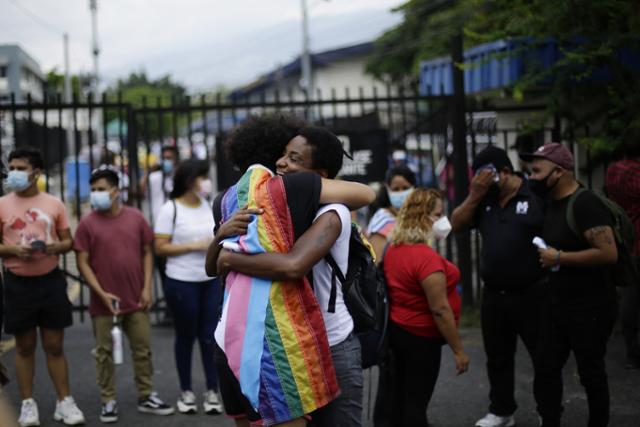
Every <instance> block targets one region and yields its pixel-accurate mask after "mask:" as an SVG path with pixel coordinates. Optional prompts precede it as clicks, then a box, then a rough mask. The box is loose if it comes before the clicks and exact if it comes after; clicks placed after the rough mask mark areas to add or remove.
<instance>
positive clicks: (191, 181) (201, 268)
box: [155, 159, 222, 414]
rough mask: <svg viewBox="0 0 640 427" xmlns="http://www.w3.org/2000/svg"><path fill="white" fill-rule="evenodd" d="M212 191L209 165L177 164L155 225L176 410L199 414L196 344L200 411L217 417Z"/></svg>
mask: <svg viewBox="0 0 640 427" xmlns="http://www.w3.org/2000/svg"><path fill="white" fill-rule="evenodd" d="M210 187H211V181H210V180H209V163H208V162H207V161H205V160H195V159H189V160H185V161H184V162H182V163H180V165H179V166H178V168H177V169H176V172H175V175H174V178H173V190H172V191H171V194H170V197H171V200H169V201H168V202H166V203H165V204H164V205H163V206H162V208H161V209H160V213H159V214H158V219H157V221H156V224H155V235H156V243H155V245H156V253H157V254H158V255H159V256H166V257H167V269H166V274H167V283H166V290H165V292H166V295H165V297H166V299H167V304H168V305H169V309H170V310H171V313H172V315H173V321H174V326H175V331H176V338H175V347H174V350H175V358H176V365H177V368H178V377H179V379H180V388H181V390H182V394H181V396H180V398H179V399H178V404H177V406H178V411H180V412H181V413H195V412H197V404H196V398H195V394H194V393H193V388H192V386H191V359H192V353H193V345H194V343H195V340H196V339H197V340H198V343H199V344H200V354H201V358H202V364H203V367H204V373H205V379H206V385H207V391H206V392H205V393H204V400H203V407H204V410H205V412H206V413H208V414H219V413H221V412H222V405H221V404H220V400H219V397H218V378H217V374H216V370H215V365H214V360H213V350H214V336H213V333H214V330H215V328H216V324H217V323H218V317H219V314H218V311H219V310H218V307H219V305H220V301H221V300H222V296H221V289H220V285H219V283H218V280H217V279H211V278H210V277H209V276H207V273H206V272H205V256H206V251H207V248H208V247H209V243H210V242H211V241H212V240H213V228H214V221H213V216H212V214H211V207H210V206H209V204H207V202H206V201H205V198H206V197H207V196H210V194H205V193H206V191H204V190H209V189H210Z"/></svg>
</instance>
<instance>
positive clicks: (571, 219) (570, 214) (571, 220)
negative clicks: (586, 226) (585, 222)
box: [567, 187, 588, 240]
mask: <svg viewBox="0 0 640 427" xmlns="http://www.w3.org/2000/svg"><path fill="white" fill-rule="evenodd" d="M585 191H588V190H587V189H586V188H583V187H580V188H578V189H577V190H576V191H575V192H574V193H573V194H572V195H571V196H569V202H568V203H567V224H568V225H569V229H570V230H571V232H572V233H573V234H574V235H575V236H576V237H578V238H579V239H581V240H584V236H583V235H582V233H580V230H579V229H578V223H577V222H576V213H575V209H574V205H575V204H576V199H577V198H578V196H580V194H582V193H584V192H585Z"/></svg>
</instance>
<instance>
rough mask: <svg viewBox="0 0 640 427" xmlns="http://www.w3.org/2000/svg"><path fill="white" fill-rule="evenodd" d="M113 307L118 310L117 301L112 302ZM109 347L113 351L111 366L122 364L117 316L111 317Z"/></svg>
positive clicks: (120, 337) (120, 332)
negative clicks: (111, 326) (111, 325)
mask: <svg viewBox="0 0 640 427" xmlns="http://www.w3.org/2000/svg"><path fill="white" fill-rule="evenodd" d="M113 306H114V308H115V309H116V310H118V306H119V304H118V301H114V302H113ZM111 346H112V351H113V364H114V365H121V364H122V330H121V329H120V327H119V326H118V316H113V328H111Z"/></svg>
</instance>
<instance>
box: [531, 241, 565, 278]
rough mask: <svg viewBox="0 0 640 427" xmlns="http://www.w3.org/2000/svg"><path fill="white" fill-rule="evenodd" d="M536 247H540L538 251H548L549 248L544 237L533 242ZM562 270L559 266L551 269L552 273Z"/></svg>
mask: <svg viewBox="0 0 640 427" xmlns="http://www.w3.org/2000/svg"><path fill="white" fill-rule="evenodd" d="M531 243H533V244H534V245H536V246H537V247H538V249H547V248H548V247H549V246H547V242H545V241H544V239H543V238H542V237H538V236H536V237H534V238H533V241H532V242H531ZM558 270H560V266H559V265H554V266H553V267H551V271H554V272H555V271H558Z"/></svg>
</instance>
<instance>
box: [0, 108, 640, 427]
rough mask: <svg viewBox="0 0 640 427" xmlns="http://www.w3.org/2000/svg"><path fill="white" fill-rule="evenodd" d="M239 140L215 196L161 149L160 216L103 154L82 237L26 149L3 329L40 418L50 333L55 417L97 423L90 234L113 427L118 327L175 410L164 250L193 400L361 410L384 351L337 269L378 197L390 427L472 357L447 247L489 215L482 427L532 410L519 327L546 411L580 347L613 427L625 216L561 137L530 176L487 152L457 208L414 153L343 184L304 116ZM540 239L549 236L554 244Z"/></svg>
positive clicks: (200, 171)
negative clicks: (165, 357)
mask: <svg viewBox="0 0 640 427" xmlns="http://www.w3.org/2000/svg"><path fill="white" fill-rule="evenodd" d="M226 154H227V161H229V162H230V163H231V164H233V166H234V167H236V168H237V169H239V170H240V171H241V173H242V176H241V178H240V179H239V180H238V182H237V183H236V184H235V185H233V186H231V187H230V188H228V189H226V190H225V191H223V192H222V193H220V194H218V195H217V196H216V197H213V185H212V182H211V180H210V178H209V173H210V171H209V164H208V162H207V161H204V160H196V159H186V160H183V161H180V159H179V157H178V151H177V150H176V149H175V148H174V147H166V148H164V149H163V150H162V165H161V168H160V169H159V170H157V171H155V172H152V173H150V174H149V175H148V176H146V177H145V178H144V180H143V182H142V186H143V189H142V191H141V194H145V193H146V194H149V195H150V196H151V197H150V200H149V203H150V211H151V214H150V217H151V220H152V224H153V227H152V226H151V225H150V224H149V222H148V221H147V219H145V217H144V216H143V214H142V213H141V212H140V211H139V210H137V209H135V208H132V207H129V206H126V205H125V204H124V203H123V201H122V197H121V196H122V195H121V190H120V187H121V186H120V184H121V183H120V175H119V173H118V171H117V170H116V169H114V168H113V167H112V166H109V165H103V166H101V167H99V168H97V169H96V170H94V171H93V172H92V174H91V177H90V185H91V195H90V202H91V206H92V208H93V210H92V212H91V213H89V214H87V215H86V216H84V217H83V218H82V220H81V221H80V223H79V224H78V226H77V229H76V230H75V233H74V236H73V237H72V233H71V229H70V225H69V220H68V218H67V214H66V211H65V206H64V204H63V203H62V202H61V201H60V200H58V199H57V198H55V197H54V196H51V195H49V194H46V193H44V192H41V191H40V190H39V189H38V187H37V180H38V177H39V175H40V174H41V173H42V170H43V163H42V158H41V156H40V154H39V153H38V152H37V151H36V150H33V149H29V148H18V149H16V150H14V151H13V152H11V154H10V155H9V172H8V178H7V180H6V185H7V187H8V189H9V190H10V193H9V194H7V195H6V196H3V197H1V198H0V221H1V222H2V227H1V229H0V230H1V231H0V232H1V244H0V257H2V259H3V266H4V269H3V284H4V293H3V295H4V303H3V304H2V306H3V311H4V316H3V319H4V328H5V331H6V332H7V333H10V334H13V335H15V338H16V352H15V353H16V354H15V358H16V361H15V378H16V379H17V385H18V389H19V393H20V397H21V399H22V403H21V407H20V410H19V417H18V423H19V425H20V426H23V427H24V426H35V425H39V419H40V418H39V417H40V415H39V412H38V406H37V403H36V402H35V400H34V399H33V382H34V367H35V357H34V354H35V349H36V345H37V341H38V332H39V335H40V341H41V342H42V347H43V349H44V352H45V355H46V360H47V368H48V371H49V375H50V377H51V380H52V382H53V384H54V387H55V390H56V394H57V403H56V409H55V413H54V418H55V419H56V420H59V421H62V422H63V423H64V424H66V425H77V424H83V423H85V417H84V414H83V412H82V411H81V410H80V409H79V408H78V406H77V404H76V403H75V401H74V399H73V397H72V395H71V390H70V386H69V368H68V366H67V361H66V358H65V355H64V330H65V328H67V327H69V326H70V325H71V324H72V315H71V303H70V302H69V299H68V297H67V294H66V290H67V284H66V279H65V276H64V274H63V272H62V271H61V270H60V268H59V267H58V265H59V256H60V255H61V254H64V253H66V252H69V251H71V250H73V251H75V253H76V256H77V265H78V269H79V271H80V273H81V274H82V276H83V278H84V280H85V281H86V283H87V285H88V286H89V288H90V290H91V292H90V303H89V313H90V315H91V320H92V325H93V334H94V338H95V348H94V351H93V354H94V356H95V366H96V380H97V385H98V389H99V392H100V412H99V419H100V420H101V421H102V422H103V423H112V422H116V421H117V420H118V405H117V403H116V402H117V401H116V392H115V384H114V382H115V370H114V365H115V364H116V363H120V362H119V361H118V360H116V359H117V358H115V357H114V345H115V346H117V345H118V344H117V343H114V338H113V334H112V332H113V329H114V327H117V328H120V329H121V330H122V332H123V333H124V335H125V336H126V337H127V339H128V341H129V344H130V349H131V357H132V361H133V370H134V380H135V385H136V388H137V392H138V410H139V411H141V412H144V413H150V414H155V415H170V414H173V413H174V412H175V408H174V406H172V405H170V404H168V403H165V402H164V401H163V400H162V399H161V398H160V396H159V395H158V394H157V393H156V392H155V391H154V382H153V366H152V354H151V345H150V340H151V322H150V318H149V313H148V312H149V309H150V307H151V304H152V301H153V299H154V296H153V295H152V285H151V284H152V278H153V274H154V265H155V268H157V269H158V270H159V272H160V275H161V277H162V289H163V294H164V298H165V300H166V302H167V305H168V307H169V310H170V313H171V319H172V322H173V326H174V328H175V342H174V357H175V364H176V370H177V377H178V384H179V391H178V393H177V394H178V398H177V402H176V405H175V406H176V407H177V410H178V412H180V413H185V414H187V413H195V412H198V411H199V404H200V405H201V406H202V409H203V411H204V412H205V413H207V414H221V413H223V412H224V413H226V414H227V415H228V416H230V417H232V418H233V419H234V422H235V424H236V425H237V426H249V425H257V424H259V425H267V426H268V425H282V426H303V425H307V424H310V425H314V426H321V427H324V426H326V427H329V426H360V425H361V423H362V411H363V370H362V357H363V355H362V352H363V351H365V350H364V346H361V343H360V340H359V339H358V336H357V335H356V333H355V332H356V331H355V329H354V319H353V317H352V315H351V313H350V311H349V307H348V304H347V299H346V298H345V293H344V292H343V289H342V286H337V285H336V280H337V279H336V277H345V276H347V273H348V271H349V253H350V252H349V250H350V243H351V233H352V225H351V224H352V218H353V216H352V213H351V212H352V211H354V210H356V209H359V208H363V207H366V206H368V205H372V204H373V206H375V207H376V210H375V212H373V215H372V217H371V220H370V221H369V224H368V227H366V228H365V229H364V230H365V234H366V236H367V237H368V239H369V241H370V243H371V248H372V254H373V255H375V259H376V260H377V262H379V268H380V270H381V271H382V273H383V275H384V278H385V280H386V287H387V292H388V301H389V327H388V340H387V342H388V349H387V350H386V352H387V353H388V354H389V355H390V356H389V357H387V358H385V360H386V363H385V364H384V366H380V369H379V371H380V378H379V381H378V393H377V400H376V408H375V420H374V423H375V425H376V426H377V427H378V426H387V425H389V426H424V427H426V426H429V425H430V424H429V421H428V417H427V414H428V405H429V402H430V400H431V398H432V394H433V392H434V388H435V385H436V381H437V379H438V376H439V371H440V364H441V358H442V347H443V346H445V345H448V346H449V347H450V349H451V354H452V355H453V362H454V364H455V367H456V371H457V373H458V374H463V373H465V372H466V371H467V370H468V369H469V365H470V358H469V356H468V354H467V352H466V351H465V348H464V343H463V340H462V339H461V337H460V334H459V333H458V325H459V320H460V315H461V296H460V294H459V291H458V285H459V283H460V271H459V270H458V268H457V267H456V265H454V264H453V262H452V260H448V259H446V258H445V257H444V256H443V255H442V254H440V253H439V252H438V251H437V250H436V248H435V247H436V245H435V242H436V241H438V240H444V239H447V237H448V236H449V234H450V233H451V232H459V231H462V230H465V229H470V228H476V229H478V231H479V233H480V235H481V236H482V251H481V271H480V274H481V277H482V280H483V283H484V286H483V294H482V305H481V325H482V336H483V342H484V349H485V352H486V358H487V365H486V371H487V376H488V381H489V385H490V393H489V407H488V413H487V414H486V415H485V416H483V417H482V418H480V419H479V420H478V421H477V423H476V426H477V427H499V426H507V427H509V426H514V425H515V424H516V418H515V412H516V409H517V403H516V400H515V395H514V382H515V381H514V373H515V353H516V342H517V338H518V337H520V338H521V339H522V341H523V343H524V344H525V347H526V349H527V351H528V353H529V355H530V357H531V359H532V362H533V366H534V371H535V374H534V382H533V395H534V397H535V400H536V403H537V410H538V413H539V415H540V425H541V426H544V427H555V426H559V425H560V420H561V415H562V410H563V408H562V369H563V366H564V365H565V363H566V361H567V359H568V357H569V354H570V353H573V354H574V356H575V358H576V361H577V366H578V371H579V374H580V379H581V382H582V384H583V386H584V388H585V391H586V394H587V401H588V408H589V422H588V426H589V427H603V426H606V425H607V424H608V421H609V390H608V380H607V375H606V370H605V362H604V357H605V353H606V346H607V340H608V338H609V336H610V334H611V331H612V327H613V324H614V321H615V313H616V301H617V295H616V289H615V287H614V286H613V285H611V284H610V280H609V278H608V276H607V274H608V268H609V266H610V265H611V264H614V263H615V262H616V260H617V258H618V251H617V245H616V240H615V236H614V228H615V224H614V222H613V218H612V215H611V213H610V212H609V210H608V208H607V206H606V205H605V204H604V203H603V202H602V200H601V199H600V197H599V196H596V195H595V193H593V192H591V191H588V190H584V189H582V188H581V186H580V185H579V183H578V182H577V181H576V180H575V177H574V175H573V170H574V159H573V156H572V154H571V152H570V151H569V150H568V149H567V148H565V147H564V146H563V145H562V144H558V143H549V144H546V145H543V146H541V147H540V148H539V149H538V150H536V151H534V152H533V153H529V154H525V155H523V156H522V161H523V162H526V163H527V166H528V168H529V170H530V171H531V173H530V175H528V176H527V175H523V174H521V173H520V172H517V171H515V169H514V167H513V165H512V163H511V160H510V159H509V156H508V155H507V153H506V152H505V151H504V150H502V149H500V148H496V147H493V146H490V147H488V148H486V149H485V150H483V151H482V152H480V153H479V154H478V155H477V156H476V158H475V159H474V161H473V165H472V168H471V169H472V172H473V175H474V176H473V179H472V180H471V184H470V190H469V196H468V197H467V198H466V200H464V202H463V203H462V204H460V205H459V206H457V207H456V208H455V209H454V210H453V212H452V215H451V222H449V220H448V218H447V217H446V215H445V211H446V205H447V203H446V201H445V199H446V198H443V195H442V193H441V192H440V191H438V190H435V189H426V188H420V187H417V182H416V177H415V174H414V173H413V172H412V171H411V169H409V168H407V167H404V166H395V167H393V168H391V169H389V171H388V172H387V179H386V181H385V183H384V184H385V185H384V186H382V188H381V190H380V192H379V194H376V193H375V192H374V191H373V190H372V189H371V188H370V187H369V186H367V185H364V184H360V183H355V182H348V181H341V180H339V179H336V177H337V175H338V173H339V171H340V169H341V167H342V159H343V155H344V151H343V148H342V144H341V142H340V140H339V139H338V138H337V137H336V136H335V135H333V134H332V133H331V132H329V131H328V130H326V129H324V128H320V127H315V126H310V125H308V124H307V123H305V122H303V121H301V120H299V119H296V118H294V117H291V116H287V115H281V114H278V115H263V116H254V117H250V118H248V119H247V120H245V121H244V122H243V123H242V124H241V125H239V126H238V127H236V128H235V129H234V130H233V131H232V132H231V134H230V135H229V137H228V139H227V141H226ZM623 176H633V177H634V179H633V180H629V179H623V178H622V177H623ZM639 176H640V162H639V161H638V160H637V159H627V160H624V161H621V162H619V163H616V164H614V165H612V166H611V168H610V170H609V174H608V175H607V186H608V190H609V194H610V196H611V197H612V198H613V199H615V200H618V201H619V202H620V203H621V204H623V205H624V207H625V208H627V210H628V212H629V216H630V217H631V218H632V219H633V220H634V221H635V226H636V228H638V227H640V212H638V211H637V209H638V203H637V201H635V202H634V200H636V199H637V197H639V195H640V191H638V188H637V182H638V181H637V179H638V177H639ZM633 185H636V187H633ZM630 195H633V197H635V198H636V199H634V198H632V197H629V196H630ZM114 236H117V238H114ZM536 237H538V238H540V239H542V241H543V244H539V245H538V247H536V246H534V244H533V243H532V242H533V240H534V238H536ZM636 251H638V247H637V246H636ZM636 254H637V253H636ZM336 270H339V271H336ZM623 294H624V295H623V296H624V298H623V301H624V310H623V331H624V336H625V340H626V343H627V348H628V357H629V366H630V367H638V366H639V365H640V353H639V351H640V350H639V347H638V331H637V323H638V301H639V298H638V289H637V288H633V287H632V288H629V289H625V290H624V291H623ZM196 341H197V342H198V345H199V347H200V354H201V360H202V364H203V372H204V376H205V383H206V390H203V393H202V398H201V399H198V398H197V396H196V393H194V388H193V386H192V356H193V347H194V344H195V342H196ZM1 373H2V372H1V371H0V374H1ZM0 404H5V403H2V402H0ZM5 414H6V412H5Z"/></svg>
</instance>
